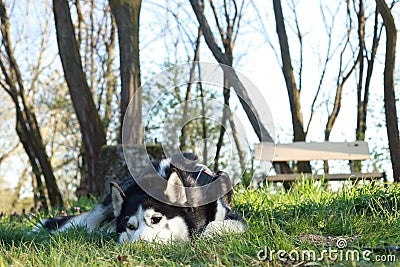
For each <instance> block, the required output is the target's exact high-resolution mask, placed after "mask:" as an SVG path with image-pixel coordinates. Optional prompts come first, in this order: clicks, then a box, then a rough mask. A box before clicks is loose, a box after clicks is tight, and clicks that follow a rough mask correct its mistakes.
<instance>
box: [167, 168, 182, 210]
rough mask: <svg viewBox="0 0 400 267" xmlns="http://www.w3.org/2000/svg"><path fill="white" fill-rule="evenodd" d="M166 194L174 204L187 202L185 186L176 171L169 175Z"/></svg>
mask: <svg viewBox="0 0 400 267" xmlns="http://www.w3.org/2000/svg"><path fill="white" fill-rule="evenodd" d="M164 194H165V195H166V197H167V199H168V200H169V201H171V203H173V204H174V203H176V204H184V203H186V202H187V198H186V192H185V187H184V185H183V183H182V180H181V179H180V178H179V176H178V174H177V173H176V172H173V173H171V175H170V176H169V178H168V182H167V188H166V189H165V191H164Z"/></svg>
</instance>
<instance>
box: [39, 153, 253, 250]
mask: <svg viewBox="0 0 400 267" xmlns="http://www.w3.org/2000/svg"><path fill="white" fill-rule="evenodd" d="M182 156H183V157H182ZM197 162H198V158H197V156H196V155H194V154H191V153H184V154H179V155H178V154H177V155H176V156H173V157H172V158H171V159H164V160H162V161H160V162H159V163H156V164H153V166H152V168H150V169H149V171H148V172H145V173H144V174H142V175H141V177H139V179H138V181H142V182H143V181H145V182H147V183H149V185H150V186H152V188H153V189H154V190H152V191H155V192H156V193H158V194H155V195H153V194H152V195H151V196H150V195H149V194H148V193H146V192H145V191H144V190H143V189H142V187H141V186H139V184H138V182H137V181H136V180H134V179H132V178H131V177H129V178H127V179H125V180H124V181H123V182H122V183H121V184H117V183H114V182H112V183H111V193H110V194H109V195H108V196H107V197H106V198H105V199H104V201H103V202H102V203H100V204H99V205H97V206H96V207H95V208H94V209H93V210H92V211H90V212H88V213H84V214H81V215H77V216H66V217H58V218H53V219H48V220H45V221H44V222H43V226H44V227H45V228H47V229H48V230H51V231H65V230H67V229H69V228H71V227H73V226H86V227H87V229H88V230H89V231H92V230H94V229H96V228H98V227H100V226H101V225H102V224H104V223H107V222H110V221H112V220H113V219H115V229H113V230H115V231H116V232H117V238H118V242H120V243H125V242H136V241H137V240H139V239H141V240H144V241H148V242H160V243H167V242H180V241H187V240H190V239H191V237H192V236H194V235H196V234H198V235H204V236H213V235H214V234H218V233H222V232H233V233H241V232H244V231H245V230H246V228H247V225H246V222H245V221H244V220H243V218H242V217H240V216H239V215H237V214H236V213H234V212H233V211H232V210H231V195H232V190H231V184H230V179H229V177H228V175H227V174H225V173H223V172H219V173H216V174H215V173H213V172H211V171H210V170H209V169H208V168H207V167H205V166H204V165H201V164H198V163H197ZM152 170H153V171H152ZM154 170H156V171H154ZM160 176H161V177H162V178H161V180H164V182H165V183H162V182H161V183H160ZM155 181H157V182H155ZM216 181H218V183H214V182H216ZM140 185H142V183H140ZM207 186H210V187H211V186H213V188H214V189H213V190H208V187H207ZM202 187H203V189H204V187H206V190H197V191H196V190H194V191H193V190H190V189H195V188H202ZM220 191H223V194H222V195H221V196H220V197H218V198H215V194H213V193H211V194H210V193H209V192H214V193H215V192H216V193H220ZM210 197H211V199H207V198H210ZM213 199H216V200H213ZM198 204H199V205H198Z"/></svg>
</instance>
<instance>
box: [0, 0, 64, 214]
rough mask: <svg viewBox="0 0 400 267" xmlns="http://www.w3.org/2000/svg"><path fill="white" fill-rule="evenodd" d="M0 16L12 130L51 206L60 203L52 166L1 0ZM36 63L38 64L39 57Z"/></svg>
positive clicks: (43, 201)
mask: <svg viewBox="0 0 400 267" xmlns="http://www.w3.org/2000/svg"><path fill="white" fill-rule="evenodd" d="M0 17H1V37H2V50H3V52H4V53H2V57H1V60H0V67H1V71H2V76H3V78H2V82H1V83H0V84H1V87H2V88H3V89H4V90H5V91H6V92H7V93H8V94H9V95H10V97H11V99H12V101H13V102H14V105H15V111H16V116H17V118H16V122H17V124H16V131H17V134H18V137H19V139H20V141H21V143H22V145H23V147H24V149H25V151H26V153H27V155H28V157H29V160H30V163H31V166H32V171H33V173H34V175H35V179H36V183H37V188H38V191H39V194H40V196H39V197H40V201H41V204H42V205H43V207H44V209H45V210H47V200H46V193H45V190H44V189H45V187H46V189H47V196H48V198H49V201H50V205H51V206H52V207H57V206H62V205H63V200H62V197H61V193H60V190H59V188H58V185H57V182H56V178H55V176H54V173H53V168H52V166H51V163H50V160H49V157H48V155H47V152H46V149H45V146H44V144H43V139H42V135H41V133H40V129H39V125H38V122H37V119H36V115H35V113H34V112H33V110H32V107H31V106H30V104H29V101H28V99H27V97H26V94H25V86H24V81H23V79H22V75H21V71H20V68H19V66H18V63H17V61H16V59H15V56H14V48H13V46H12V43H11V36H10V35H11V33H10V25H9V19H8V15H7V11H6V7H5V4H4V3H3V1H0ZM38 64H41V60H40V58H39V62H38ZM42 177H43V178H44V182H45V185H44V184H43V181H42Z"/></svg>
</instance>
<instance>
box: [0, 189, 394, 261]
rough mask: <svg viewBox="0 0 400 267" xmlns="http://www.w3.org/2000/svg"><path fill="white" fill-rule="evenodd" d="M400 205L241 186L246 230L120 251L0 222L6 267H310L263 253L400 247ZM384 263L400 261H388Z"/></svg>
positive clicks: (358, 193) (79, 234) (86, 237)
mask: <svg viewBox="0 0 400 267" xmlns="http://www.w3.org/2000/svg"><path fill="white" fill-rule="evenodd" d="M399 201H400V186H398V185H387V186H382V185H373V184H368V185H358V186H354V187H350V186H347V187H346V186H344V187H343V188H342V189H341V190H339V191H337V192H333V191H331V190H327V189H326V187H325V186H323V185H321V183H320V182H312V181H311V182H310V181H299V182H297V183H296V185H295V186H294V187H293V189H291V190H289V191H288V192H285V191H283V190H282V189H281V188H279V187H278V188H276V187H272V186H271V185H269V186H267V187H264V188H260V189H258V190H247V189H243V188H237V189H236V194H235V195H234V209H235V210H236V211H238V212H240V213H243V215H244V217H245V218H246V220H247V222H248V224H249V230H248V231H247V232H245V233H244V234H241V235H229V234H225V235H222V236H219V237H216V238H214V239H203V238H201V237H196V238H195V239H194V240H193V241H191V242H188V243H182V244H177V245H172V244H171V245H160V244H146V243H144V242H138V243H135V244H130V245H119V244H117V243H115V241H114V235H113V234H107V233H105V232H104V233H96V234H88V233H85V232H84V231H83V230H82V229H74V230H71V231H70V232H68V233H66V234H61V235H51V234H48V233H46V232H41V233H39V234H36V235H29V234H27V231H28V230H29V229H30V228H31V227H32V224H33V222H32V220H28V219H21V218H17V219H10V218H8V217H7V218H4V217H3V218H2V219H0V239H1V244H0V246H1V247H0V267H2V266H9V265H14V266H138V265H140V266H143V265H144V266H156V265H157V266H159V265H161V266H165V265H166V266H170V265H173V266H215V265H217V266H232V265H239V266H251V265H265V266H274V265H287V266H290V265H293V264H299V265H305V264H307V263H308V261H307V258H306V260H305V261H302V260H301V259H300V260H295V261H290V260H289V261H288V262H282V261H279V260H278V258H277V256H276V255H275V256H274V258H273V259H266V260H262V259H261V260H260V259H259V258H258V257H257V254H258V252H259V251H260V250H263V249H265V248H268V250H269V251H270V250H271V249H273V250H286V251H287V252H290V251H292V250H296V251H297V252H301V251H304V250H312V251H314V252H315V253H316V255H319V254H320V253H321V252H322V251H323V250H329V249H331V250H332V249H335V250H338V253H342V255H345V254H346V253H347V252H352V251H357V252H359V253H362V252H363V251H365V250H366V248H372V247H374V248H375V247H379V248H382V247H388V246H400V214H399V208H400V206H399V205H400V204H399ZM76 205H79V206H81V208H82V210H88V209H90V207H91V206H93V205H94V202H93V201H92V200H80V202H79V203H77V204H76ZM72 207H73V204H72ZM72 209H73V208H72ZM338 237H340V238H343V239H344V240H346V241H347V247H346V248H345V249H344V250H339V249H338V248H337V247H336V241H337V239H338ZM388 254H389V252H376V254H375V253H373V254H372V255H371V256H369V258H370V259H371V260H375V259H377V257H382V255H383V256H385V255H388ZM262 255H263V254H262V253H261V254H260V256H262ZM293 255H294V254H293ZM360 255H361V254H360ZM360 257H362V256H360ZM396 257H397V256H396ZM396 260H397V261H399V258H397V259H396ZM375 263H376V262H375ZM313 264H314V265H324V266H328V265H346V266H347V265H348V266H353V265H370V266H372V265H373V264H374V263H373V262H367V261H360V262H356V261H346V259H345V258H344V257H343V260H340V259H337V260H335V259H333V258H332V257H328V255H326V254H325V257H323V259H321V260H320V261H318V262H314V263H313ZM380 265H382V266H383V265H396V263H389V262H384V263H383V262H381V263H380Z"/></svg>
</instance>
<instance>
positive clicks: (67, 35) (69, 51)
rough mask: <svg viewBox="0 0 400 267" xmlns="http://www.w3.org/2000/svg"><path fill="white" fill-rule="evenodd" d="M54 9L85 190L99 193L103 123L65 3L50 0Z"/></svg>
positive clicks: (104, 141)
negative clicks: (83, 167) (77, 128)
mask: <svg viewBox="0 0 400 267" xmlns="http://www.w3.org/2000/svg"><path fill="white" fill-rule="evenodd" d="M53 12H54V18H55V26H56V33H57V43H58V48H59V53H60V58H61V63H62V66H63V70H64V74H65V79H66V81H67V84H68V89H69V93H70V95H71V99H72V103H73V106H74V109H75V113H76V115H77V118H78V121H79V125H80V130H81V134H82V141H83V144H84V147H85V155H86V161H87V167H88V170H87V171H88V172H87V183H88V184H87V186H88V191H89V192H88V193H91V194H94V195H99V194H101V193H102V192H103V190H104V185H103V184H101V183H99V182H98V180H97V163H98V160H99V153H100V148H101V147H102V146H103V145H105V144H106V137H105V133H104V130H103V125H102V123H101V120H100V117H99V114H98V113H97V109H96V106H95V104H94V101H93V96H92V94H91V92H90V89H89V86H88V83H87V81H86V77H85V74H84V72H83V69H82V61H81V57H80V54H79V48H78V44H77V41H76V38H75V32H74V26H73V24H72V19H71V13H70V9H69V6H68V2H67V1H64V0H53ZM83 180H85V179H83ZM81 186H82V183H81Z"/></svg>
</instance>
